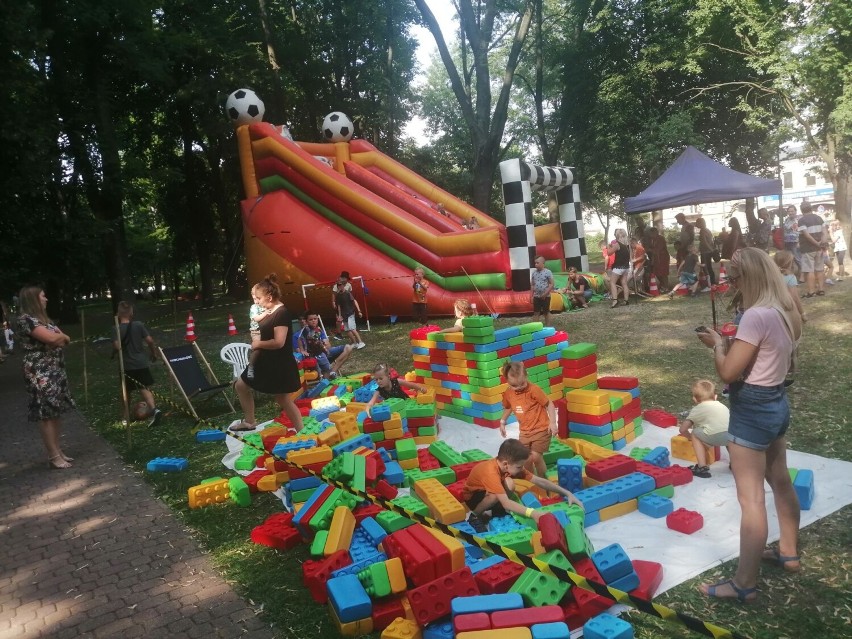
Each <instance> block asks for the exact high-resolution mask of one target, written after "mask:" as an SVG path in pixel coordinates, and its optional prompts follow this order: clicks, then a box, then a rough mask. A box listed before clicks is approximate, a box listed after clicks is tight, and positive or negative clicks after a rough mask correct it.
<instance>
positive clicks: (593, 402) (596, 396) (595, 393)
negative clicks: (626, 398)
mask: <svg viewBox="0 0 852 639" xmlns="http://www.w3.org/2000/svg"><path fill="white" fill-rule="evenodd" d="M586 377H588V375H587V376H586ZM581 379H585V378H581ZM575 388H576V390H572V391H569V392H567V393H565V401H566V402H568V403H569V404H585V405H587V406H606V407H607V410H609V393H610V391H605V390H584V389H581V388H577V387H575ZM628 394H629V393H628ZM577 412H583V411H577ZM586 414H587V415H595V414H597V415H600V413H589V412H586Z"/></svg>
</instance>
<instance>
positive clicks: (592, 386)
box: [580, 382, 598, 390]
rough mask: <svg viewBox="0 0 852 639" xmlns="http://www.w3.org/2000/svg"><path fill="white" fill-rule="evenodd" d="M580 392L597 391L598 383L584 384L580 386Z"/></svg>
mask: <svg viewBox="0 0 852 639" xmlns="http://www.w3.org/2000/svg"><path fill="white" fill-rule="evenodd" d="M580 389H581V390H598V383H597V382H593V383H591V384H586V385H585V386H580Z"/></svg>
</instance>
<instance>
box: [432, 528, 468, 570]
mask: <svg viewBox="0 0 852 639" xmlns="http://www.w3.org/2000/svg"><path fill="white" fill-rule="evenodd" d="M425 528H426V530H427V532H429V534H430V535H432V536H433V537H434V538H435V539H437V540H438V541H439V542H441V544H442V545H443V546H444V547H445V548H446V549H447V550H449V551H450V565H451V566H452V569H453V571H456V570H461V569H462V568H464V545H462V542H460V541H459V540H458V539H456V538H455V537H451V536H450V535H448V534H446V533H442V532H441V531H440V530H435V529H434V528H428V527H425Z"/></svg>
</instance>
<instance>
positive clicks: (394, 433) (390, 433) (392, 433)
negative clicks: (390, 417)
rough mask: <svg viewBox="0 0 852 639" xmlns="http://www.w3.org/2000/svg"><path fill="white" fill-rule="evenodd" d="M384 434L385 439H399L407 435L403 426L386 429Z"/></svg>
mask: <svg viewBox="0 0 852 639" xmlns="http://www.w3.org/2000/svg"><path fill="white" fill-rule="evenodd" d="M382 434H383V435H384V437H385V439H399V438H400V437H402V436H403V435H405V433H404V432H403V430H402V427H401V426H400V427H399V428H394V429H393V430H386V431H384V432H383V433H382Z"/></svg>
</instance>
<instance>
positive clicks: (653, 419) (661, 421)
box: [642, 408, 677, 428]
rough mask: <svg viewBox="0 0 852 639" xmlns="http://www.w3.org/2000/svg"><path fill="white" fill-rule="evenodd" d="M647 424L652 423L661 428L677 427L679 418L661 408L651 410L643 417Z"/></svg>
mask: <svg viewBox="0 0 852 639" xmlns="http://www.w3.org/2000/svg"><path fill="white" fill-rule="evenodd" d="M642 417H643V418H644V419H645V421H646V422H650V423H652V424H653V425H654V426H659V427H660V428H671V427H672V426H677V416H675V415H672V414H671V413H667V412H666V411H664V410H661V409H659V408H649V409H647V410H646V411H645V413H644V414H643V415H642Z"/></svg>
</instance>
